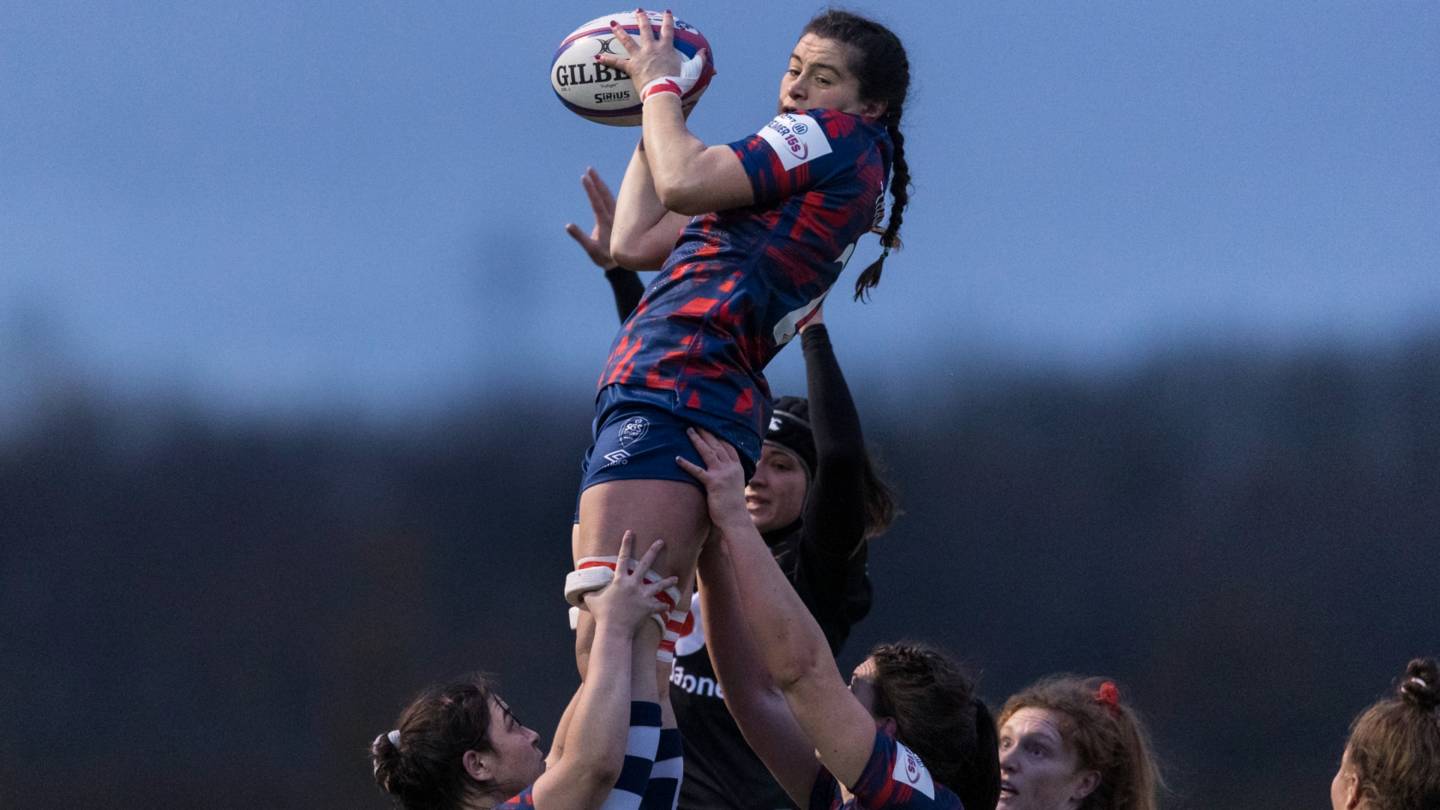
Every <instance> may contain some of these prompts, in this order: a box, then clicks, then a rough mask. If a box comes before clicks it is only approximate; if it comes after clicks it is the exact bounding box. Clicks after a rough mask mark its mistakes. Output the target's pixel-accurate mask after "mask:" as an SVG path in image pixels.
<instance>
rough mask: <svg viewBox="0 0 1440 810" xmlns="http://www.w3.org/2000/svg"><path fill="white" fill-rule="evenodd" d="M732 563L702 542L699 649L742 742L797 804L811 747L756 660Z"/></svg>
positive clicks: (806, 783)
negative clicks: (702, 639) (702, 634)
mask: <svg viewBox="0 0 1440 810" xmlns="http://www.w3.org/2000/svg"><path fill="white" fill-rule="evenodd" d="M733 565H734V563H733V562H732V560H731V559H730V556H729V553H728V551H727V550H726V547H725V544H723V543H709V544H707V547H706V548H705V550H704V552H702V553H701V555H700V565H699V575H700V582H701V587H700V589H699V594H700V602H701V605H702V611H703V614H704V616H705V648H706V650H707V651H708V652H709V654H710V663H711V664H712V665H713V666H714V668H715V676H716V678H717V679H718V680H719V682H720V686H721V689H722V691H723V692H724V695H725V705H726V707H727V708H728V709H729V710H730V715H731V716H732V717H733V718H734V719H735V724H736V725H737V726H738V727H739V728H740V733H741V734H742V735H744V737H745V741H746V742H747V743H748V744H749V746H750V748H751V750H753V751H754V752H755V754H756V756H758V757H760V760H761V761H762V762H764V763H765V767H766V768H768V769H769V770H770V772H771V773H772V774H773V775H774V776H775V778H776V779H777V780H778V781H779V782H780V784H781V786H782V787H784V788H785V791H786V792H787V793H789V794H790V796H791V797H792V798H794V799H795V800H796V801H797V802H800V803H802V804H803V803H804V801H805V795H806V791H807V790H808V788H809V787H810V786H811V785H812V784H813V782H814V777H815V759H814V755H813V753H812V752H813V746H812V745H811V744H810V741H809V739H808V738H806V737H805V735H804V732H803V731H802V730H801V729H800V726H799V724H798V723H797V722H796V720H795V717H794V715H792V714H791V712H790V707H789V705H788V704H787V703H786V700H785V696H784V694H783V693H782V692H781V691H780V690H779V689H778V688H776V686H775V682H774V681H773V680H772V679H771V678H770V675H769V673H768V672H767V671H766V669H765V667H764V666H763V664H762V662H761V656H760V652H759V651H758V650H757V649H756V642H755V640H754V639H753V638H752V637H751V636H750V632H749V628H748V627H747V626H746V620H745V616H744V615H743V614H742V612H741V601H742V600H741V597H740V593H739V590H738V588H737V587H736V583H735V577H734V574H733V573H732V569H733Z"/></svg>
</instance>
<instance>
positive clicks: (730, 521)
mask: <svg viewBox="0 0 1440 810" xmlns="http://www.w3.org/2000/svg"><path fill="white" fill-rule="evenodd" d="M685 432H686V434H688V435H689V436H690V443H691V444H693V445H694V446H695V451H696V452H697V453H699V454H700V460H701V461H702V462H703V463H704V465H705V466H703V467H701V466H698V465H696V464H694V463H692V462H690V461H689V460H688V459H685V458H682V457H680V456H676V457H675V463H676V464H679V465H680V468H681V469H682V470H684V471H685V472H687V473H690V475H692V476H694V478H695V480H697V481H699V482H700V483H701V484H702V485H704V487H705V505H706V507H707V508H708V509H709V512H710V522H711V523H713V524H715V526H716V527H718V528H719V529H720V531H721V533H722V534H728V533H729V532H730V531H731V530H732V528H733V529H744V528H747V527H749V528H753V527H754V523H752V522H751V520H750V512H749V511H748V510H746V508H745V468H744V467H742V466H741V465H740V454H739V453H738V452H737V451H736V450H735V448H734V447H731V446H730V443H729V442H727V441H725V440H724V439H721V438H720V437H718V436H716V435H715V434H713V433H711V432H709V431H707V430H698V429H696V428H688V429H686V431H685Z"/></svg>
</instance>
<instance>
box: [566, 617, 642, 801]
mask: <svg viewBox="0 0 1440 810" xmlns="http://www.w3.org/2000/svg"><path fill="white" fill-rule="evenodd" d="M629 633H630V631H629V628H624V627H609V626H607V625H605V624H599V625H597V626H596V628H595V640H594V642H593V643H592V645H591V647H590V664H589V669H588V671H587V672H586V676H585V685H584V686H583V687H582V689H581V692H580V695H579V698H578V700H576V702H575V706H574V714H573V716H572V717H571V718H570V724H569V725H570V728H569V733H568V734H567V737H566V740H565V747H564V755H563V758H562V760H563V762H564V764H565V766H566V769H567V771H569V772H570V773H572V774H573V775H574V778H575V779H579V780H583V781H584V783H585V784H586V785H587V786H592V787H593V788H594V790H595V791H596V795H597V796H603V794H604V793H605V792H606V791H608V790H609V789H610V787H611V786H612V785H614V784H615V779H616V778H617V777H618V776H619V775H620V767H621V764H622V762H623V760H624V756H625V739H626V734H627V729H628V728H629V725H630V688H631V677H630V675H631V670H632V667H633V664H632V657H631V647H632V642H631V638H630V635H629Z"/></svg>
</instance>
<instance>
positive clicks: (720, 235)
mask: <svg viewBox="0 0 1440 810" xmlns="http://www.w3.org/2000/svg"><path fill="white" fill-rule="evenodd" d="M637 19H638V20H639V21H640V23H641V24H640V29H641V32H642V33H641V35H640V36H639V37H630V36H628V35H626V34H625V33H624V32H623V31H622V30H620V29H619V28H618V26H617V27H616V28H615V29H614V30H615V36H616V40H617V41H618V42H619V44H620V45H621V46H622V47H623V49H624V50H625V52H626V53H627V54H628V58H620V57H614V56H610V55H602V56H601V60H602V61H603V62H604V63H605V64H607V65H609V66H611V67H618V68H621V69H624V70H625V71H626V72H628V73H629V74H630V76H631V78H632V79H633V81H634V82H635V84H636V86H637V87H640V88H642V89H643V97H644V99H645V100H644V113H643V116H644V118H643V121H644V123H643V139H642V143H641V145H640V146H639V147H637V149H636V151H635V154H634V155H633V157H632V159H631V161H630V166H629V169H628V170H627V172H626V176H625V180H624V182H623V184H622V186H621V190H620V196H619V200H618V204H617V207H616V211H615V221H614V231H613V234H612V243H611V249H612V251H613V252H614V254H615V258H616V259H618V260H619V261H620V262H621V263H623V264H624V265H625V266H627V267H631V268H642V269H643V268H651V267H655V266H658V265H660V264H662V262H663V268H662V269H661V272H660V274H659V276H658V277H657V278H656V280H655V281H654V282H653V283H652V284H651V285H650V287H649V289H648V290H647V291H646V293H645V295H644V297H643V298H642V300H641V301H640V303H639V304H638V306H637V307H636V308H635V311H634V312H633V314H631V315H630V317H629V318H628V319H627V320H626V322H625V325H624V326H623V327H622V329H621V331H620V334H619V335H618V336H617V338H616V340H615V343H614V345H613V346H612V349H611V353H610V358H609V361H608V363H607V365H606V368H605V370H604V373H603V374H602V376H601V380H600V390H599V391H598V394H597V398H596V399H597V402H596V419H595V433H594V437H595V441H594V445H593V446H592V448H591V450H590V453H589V454H588V456H587V463H586V470H585V475H584V478H583V481H582V490H583V491H582V495H581V498H580V504H579V510H578V511H579V524H578V531H577V534H576V537H575V540H574V545H573V551H574V553H575V556H576V557H577V560H578V558H585V557H593V556H603V555H606V554H610V553H613V542H614V536H618V534H617V533H618V531H619V530H620V529H621V528H631V527H633V528H634V529H635V530H636V533H637V535H638V536H639V537H641V538H642V539H649V538H655V537H663V538H665V539H666V541H667V543H668V545H667V552H666V555H665V558H664V559H662V561H661V562H660V564H659V565H658V568H659V570H660V571H661V572H662V573H669V574H676V575H678V576H680V577H681V582H682V587H683V588H684V589H686V590H688V588H689V586H690V584H691V580H692V574H693V571H694V565H695V560H696V558H697V557H698V554H699V548H700V545H701V543H702V541H703V540H704V538H705V537H706V535H707V534H708V532H709V530H710V525H709V521H708V519H707V517H706V510H705V503H704V496H703V494H702V493H701V491H700V490H699V489H698V488H697V487H696V486H695V485H694V482H693V481H691V480H690V479H689V478H688V477H687V476H685V475H684V474H683V473H682V472H680V471H679V470H678V469H676V468H675V465H674V462H673V458H674V457H675V456H676V455H677V454H679V455H686V456H689V457H690V458H692V459H697V458H698V457H697V456H696V455H695V453H694V451H693V449H691V447H690V445H689V442H688V440H687V438H686V435H685V432H684V431H685V429H686V428H687V427H690V426H700V427H704V428H706V429H708V430H710V431H712V432H714V433H715V434H716V435H719V436H721V437H722V438H724V440H725V441H727V442H729V443H731V444H733V445H734V446H735V447H737V448H739V450H740V451H741V454H742V457H743V459H744V461H743V462H742V463H743V464H744V465H745V467H746V468H747V469H748V470H753V469H754V466H755V464H756V463H757V461H758V460H759V457H760V452H761V444H762V437H763V436H764V434H765V429H766V426H767V423H768V420H769V407H770V392H769V389H768V387H767V385H766V382H765V378H764V376H763V369H764V367H765V365H766V364H767V363H768V362H769V361H770V359H771V358H772V357H773V356H774V355H775V354H776V352H778V351H779V350H780V348H781V347H782V346H783V345H784V344H785V343H786V342H788V341H789V340H790V339H791V338H793V337H794V336H795V334H796V333H797V331H798V330H799V328H800V327H801V326H803V325H804V324H805V322H806V321H807V320H808V319H809V318H811V317H812V316H813V313H814V312H815V311H816V309H817V308H818V307H819V306H820V304H821V303H822V301H823V300H824V297H825V295H826V293H827V292H828V291H829V289H830V287H831V285H832V284H833V283H834V282H835V280H836V279H837V277H838V276H839V274H840V272H841V270H842V269H843V267H844V265H845V262H846V261H847V260H848V258H849V257H850V255H851V253H852V252H853V251H854V249H855V245H856V243H857V242H858V240H859V239H860V238H861V237H862V236H864V235H865V234H866V233H869V232H871V231H872V229H874V228H875V227H876V226H877V224H878V223H879V222H880V221H882V220H883V219H884V213H885V206H884V196H885V191H886V189H887V178H891V172H892V170H893V178H891V179H890V182H889V183H888V188H889V189H890V191H891V193H892V195H893V196H894V205H893V206H892V207H891V208H890V216H889V222H888V224H887V225H886V226H885V228H884V232H883V235H882V237H881V242H882V244H884V245H886V246H887V248H888V247H891V246H895V245H897V244H898V231H899V226H900V222H901V218H902V212H903V208H904V205H905V202H906V200H907V195H906V187H907V185H908V183H909V174H908V169H907V167H906V164H905V161H904V151H903V139H902V138H901V136H900V134H899V128H898V127H899V124H900V119H901V114H902V110H903V105H904V101H905V94H906V90H907V89H908V83H909V67H908V62H907V61H906V58H905V53H904V49H903V47H902V46H901V44H900V42H899V40H898V39H896V38H895V36H894V35H893V34H892V33H891V32H890V31H888V30H886V29H885V28H883V27H882V26H879V25H877V24H875V23H873V22H871V21H869V20H865V19H864V18H860V17H856V16H854V15H850V14H846V13H843V12H827V13H825V14H822V15H821V16H819V17H817V18H816V19H814V20H812V21H811V23H810V24H809V25H808V26H807V27H806V31H805V33H804V35H803V36H802V37H801V39H800V41H799V42H798V43H797V44H796V46H795V48H794V51H793V52H792V54H791V55H790V58H789V61H788V66H787V69H786V72H785V74H784V76H783V77H782V79H781V87H780V91H781V92H780V104H779V106H780V114H779V115H778V116H776V118H775V119H774V120H772V121H771V122H770V123H769V124H767V125H766V126H765V127H763V128H762V129H761V130H760V132H759V133H758V134H756V135H753V136H750V137H748V138H745V139H743V140H740V141H736V142H735V143H732V144H729V145H720V146H711V147H707V146H706V145H705V144H703V143H702V142H700V141H699V140H698V139H697V138H695V136H694V135H692V134H691V133H690V132H689V131H688V130H687V129H686V127H685V118H684V114H683V111H682V110H681V105H680V96H679V95H678V93H677V92H674V91H675V90H677V89H679V90H682V91H683V84H684V82H685V81H686V77H687V76H688V75H690V74H691V73H693V72H694V71H693V70H686V69H684V67H683V66H682V64H681V62H680V60H679V56H678V55H677V53H676V52H675V50H674V48H673V47H672V46H671V44H670V41H671V37H672V36H673V18H672V17H671V16H670V15H668V14H667V15H665V18H664V20H665V21H664V24H663V25H662V27H661V30H660V35H659V37H658V38H656V37H654V36H653V34H652V33H651V28H650V25H649V22H648V19H647V18H646V17H645V16H644V15H643V14H637ZM697 58H699V57H697ZM692 67H693V65H692ZM692 216H693V217H694V218H693V219H689V218H690V217H692ZM687 219H688V224H685V223H686V221H687ZM682 226H683V231H682ZM676 233H680V237H679V240H678V242H677V241H676V240H675V234H676ZM880 266H881V265H880V262H878V261H877V262H876V263H875V264H874V265H872V266H871V267H870V268H868V269H867V270H866V271H865V273H863V274H862V275H861V277H860V278H859V279H858V280H857V282H856V292H857V295H858V294H860V293H862V292H864V291H865V290H868V289H869V288H870V287H873V286H874V285H875V283H876V282H877V281H878V280H879V275H880ZM684 604H686V600H683V599H682V602H681V611H677V613H683V606H684ZM680 619H683V615H681V616H679V617H677V624H676V627H675V629H677V630H678V627H679V624H678V622H679V620H680ZM588 635H589V628H588V623H587V622H585V621H583V620H582V623H581V626H580V633H579V635H578V638H577V656H578V659H579V662H580V665H581V669H582V671H583V670H584V667H585V664H584V660H585V650H586V648H587V647H588V644H589V641H588ZM672 635H673V633H672Z"/></svg>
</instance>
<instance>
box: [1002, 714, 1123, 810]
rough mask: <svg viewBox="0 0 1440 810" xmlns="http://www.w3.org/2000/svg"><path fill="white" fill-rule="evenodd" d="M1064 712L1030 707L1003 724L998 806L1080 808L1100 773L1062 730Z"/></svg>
mask: <svg viewBox="0 0 1440 810" xmlns="http://www.w3.org/2000/svg"><path fill="white" fill-rule="evenodd" d="M1060 721H1061V715H1060V714H1059V713H1058V712H1054V711H1051V710H1049V709H1035V708H1025V709H1020V710H1019V711H1017V712H1015V713H1014V714H1012V715H1010V717H1009V718H1007V719H1006V720H1005V725H1004V726H1002V727H1001V728H1000V803H999V804H997V805H996V806H995V807H996V810H1060V808H1072V807H1077V806H1078V805H1079V803H1080V800H1081V799H1083V798H1084V797H1085V796H1086V795H1087V794H1089V793H1090V791H1091V790H1094V788H1095V784H1096V783H1097V779H1098V775H1097V774H1096V773H1095V772H1094V771H1091V770H1081V768H1080V759H1079V757H1078V756H1077V755H1076V753H1075V751H1074V749H1073V748H1071V747H1070V745H1069V744H1068V743H1067V742H1065V737H1064V735H1062V734H1061V733H1060Z"/></svg>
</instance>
